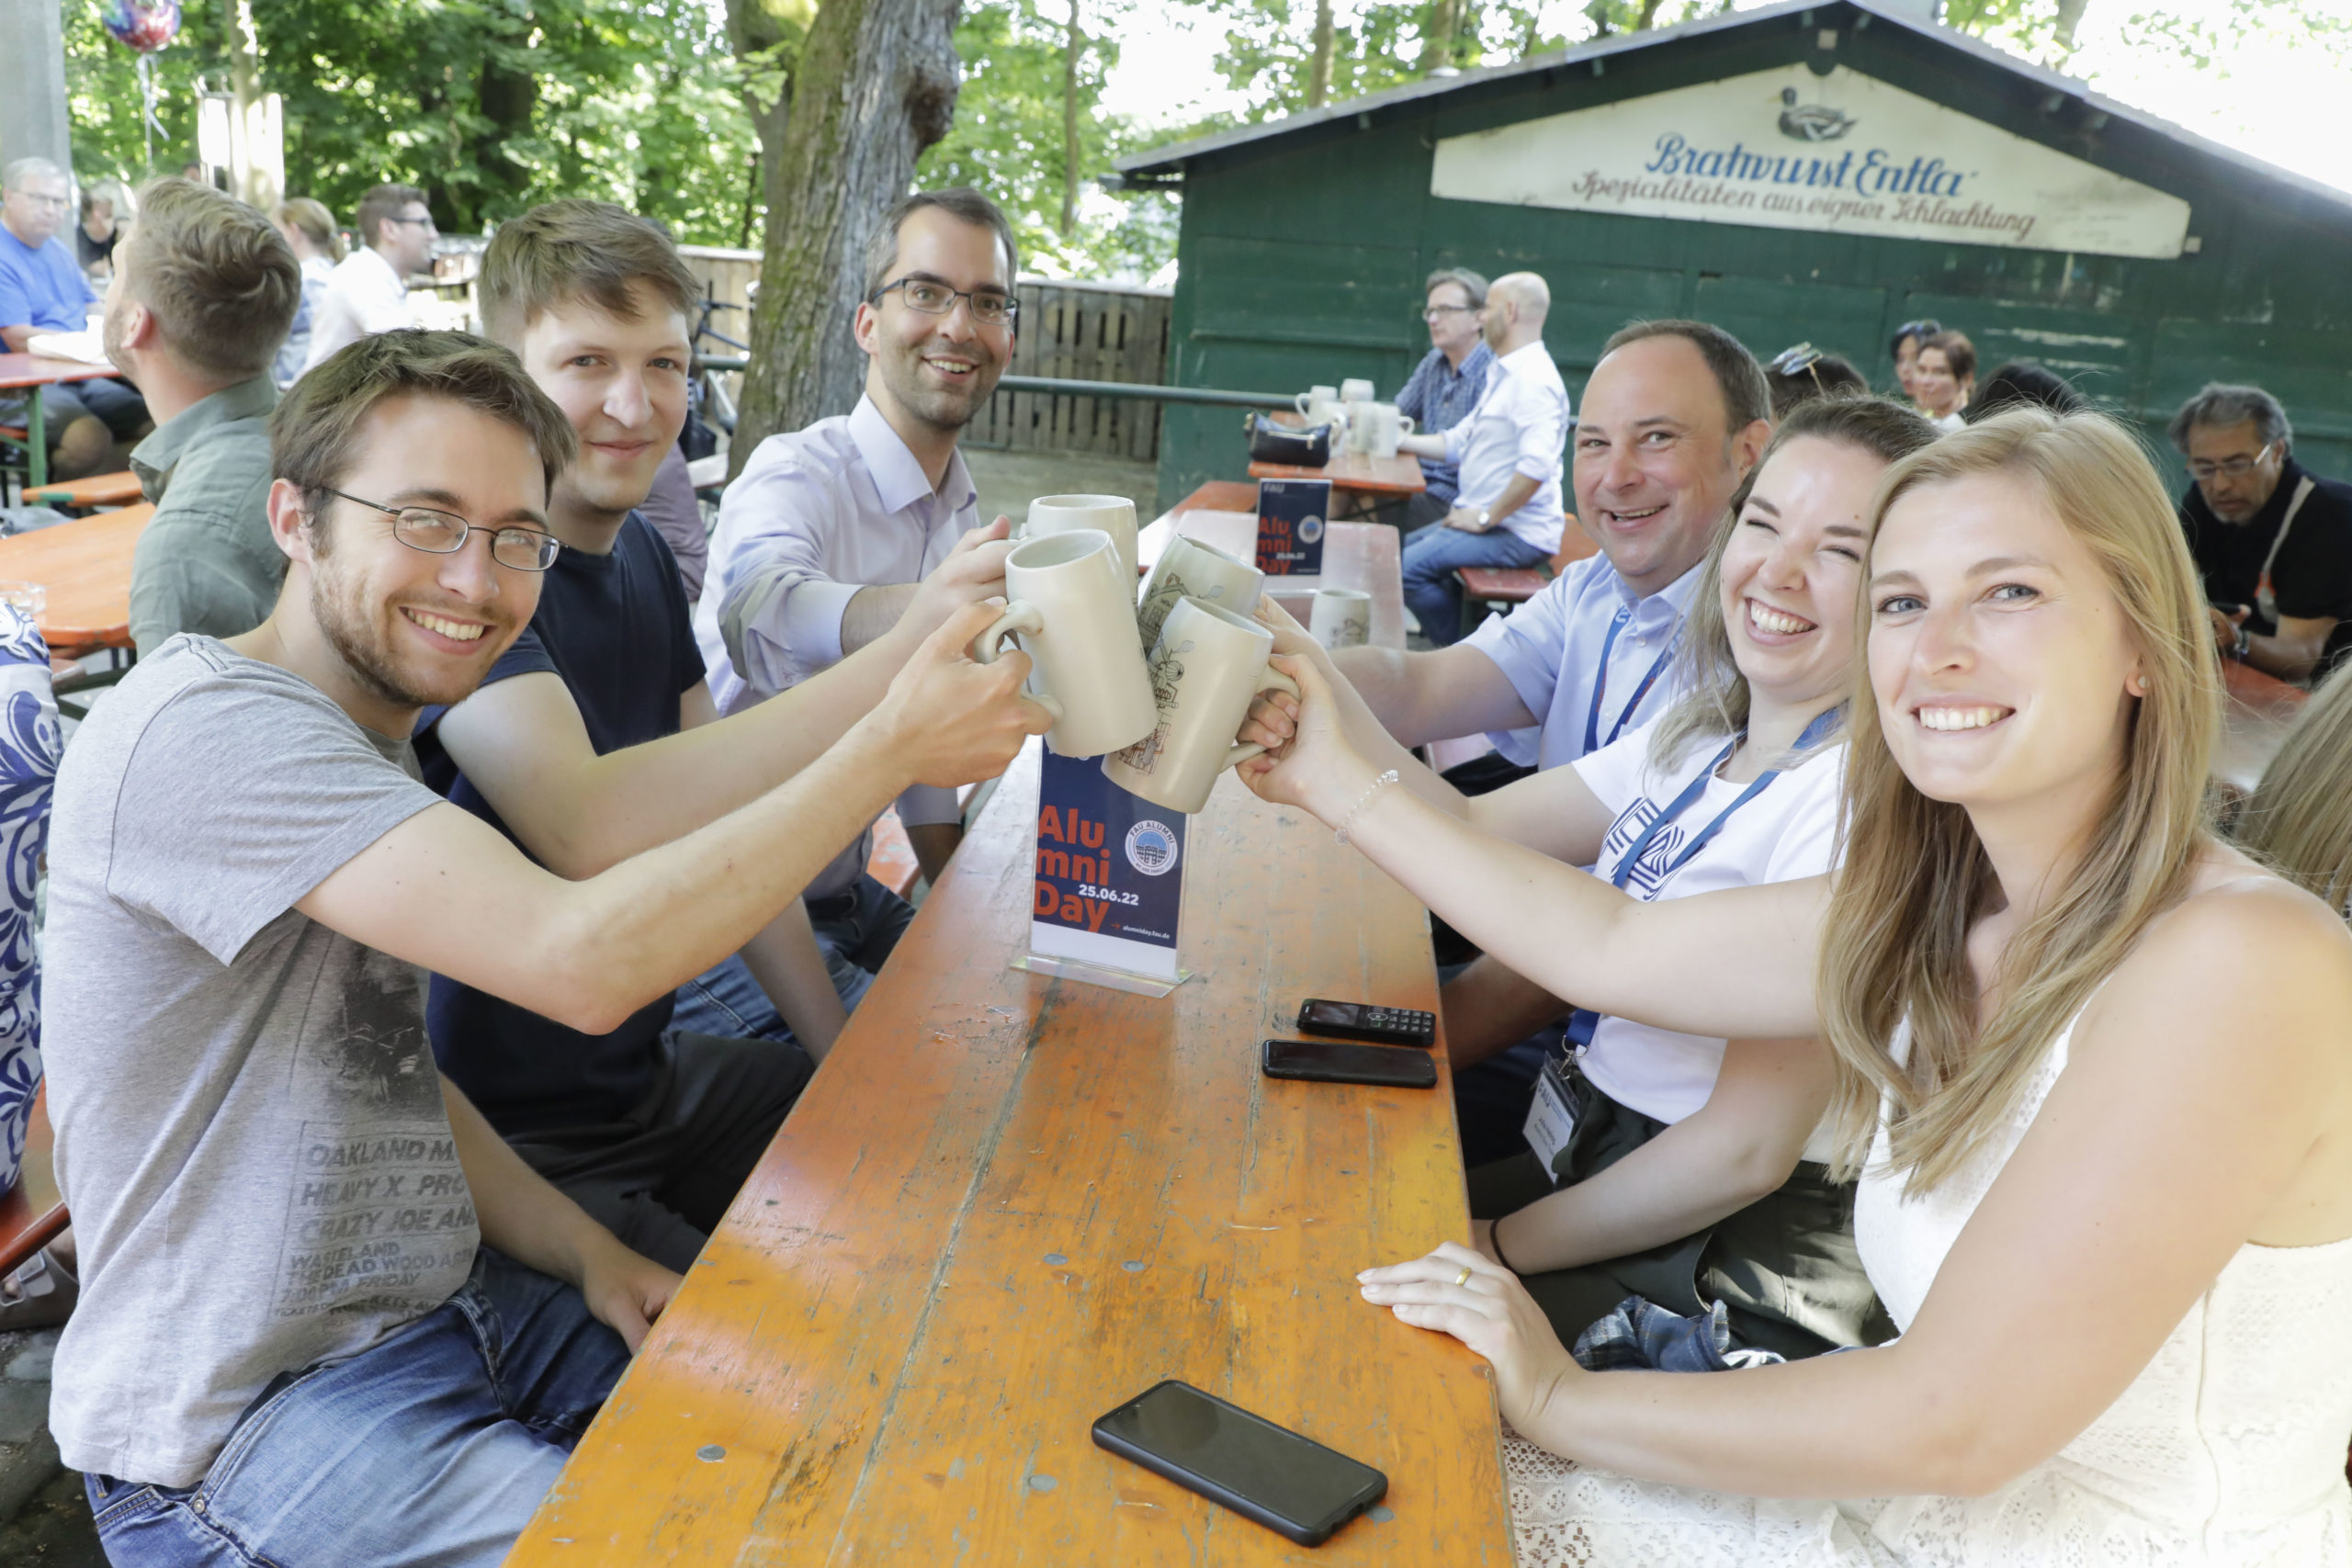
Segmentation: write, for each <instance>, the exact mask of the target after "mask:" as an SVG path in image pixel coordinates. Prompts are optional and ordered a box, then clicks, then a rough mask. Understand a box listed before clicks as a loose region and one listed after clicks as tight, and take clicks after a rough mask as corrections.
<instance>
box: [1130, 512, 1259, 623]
mask: <svg viewBox="0 0 2352 1568" xmlns="http://www.w3.org/2000/svg"><path fill="white" fill-rule="evenodd" d="M1265 583H1266V574H1265V573H1264V572H1262V571H1260V570H1258V569H1257V568H1256V567H1254V566H1252V565H1250V563H1249V562H1248V561H1246V560H1238V559H1236V558H1234V557H1232V556H1229V555H1227V554H1226V553H1225V552H1224V551H1223V550H1220V549H1218V548H1217V547H1216V546H1214V545H1206V544H1203V543H1202V542H1201V541H1200V540H1198V539H1187V538H1184V537H1183V536H1181V535H1180V536H1177V537H1176V538H1173V539H1170V540H1169V541H1168V547H1167V548H1166V549H1164V550H1162V551H1160V552H1159V560H1157V561H1155V562H1154V563H1152V568H1151V576H1150V577H1149V578H1148V580H1147V581H1145V583H1144V585H1143V603H1142V604H1139V605H1138V606H1136V630H1137V631H1140V632H1141V633H1142V634H1143V645H1144V647H1146V648H1149V647H1150V646H1151V645H1152V644H1154V643H1156V642H1158V641H1159V628H1160V626H1162V625H1163V624H1165V623H1166V621H1167V619H1168V612H1169V611H1170V610H1172V609H1174V608H1175V607H1176V602H1177V601H1178V600H1179V599H1198V600H1200V601H1201V602H1202V603H1203V604H1215V605H1216V607H1217V608H1219V609H1221V610H1230V611H1232V612H1233V613H1234V614H1235V615H1248V614H1249V613H1250V611H1252V610H1254V609H1256V608H1257V607H1258V591H1259V590H1260V589H1261V588H1263V587H1264V586H1265Z"/></svg>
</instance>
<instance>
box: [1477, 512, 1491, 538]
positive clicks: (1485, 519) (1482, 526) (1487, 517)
mask: <svg viewBox="0 0 2352 1568" xmlns="http://www.w3.org/2000/svg"><path fill="white" fill-rule="evenodd" d="M1494 525H1495V509H1494V508H1493V507H1491V506H1482V507H1480V508H1478V532H1480V533H1481V534H1483V533H1485V532H1486V531H1487V529H1489V528H1491V527H1493V526H1494Z"/></svg>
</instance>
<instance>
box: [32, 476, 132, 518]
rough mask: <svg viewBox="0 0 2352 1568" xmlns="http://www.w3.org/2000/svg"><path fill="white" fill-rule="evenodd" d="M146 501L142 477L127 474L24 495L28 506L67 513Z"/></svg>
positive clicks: (51, 486) (68, 482)
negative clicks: (46, 507) (48, 508)
mask: <svg viewBox="0 0 2352 1568" xmlns="http://www.w3.org/2000/svg"><path fill="white" fill-rule="evenodd" d="M145 499H146V494H145V492H144V491H141V489H140V488H139V476H138V475H137V474H134V473H131V472H129V471H128V470H126V471H124V472H122V473H119V474H91V475H88V476H87V477H85V478H83V479H67V480H65V481H63V482H62V483H60V484H46V485H41V486H39V487H38V488H28V490H26V491H25V493H24V500H25V504H26V505H28V506H54V507H57V508H60V509H61V510H62V511H67V512H87V511H91V510H93V509H95V508H96V507H101V506H131V505H135V504H137V503H138V502H141V501H144V500H145Z"/></svg>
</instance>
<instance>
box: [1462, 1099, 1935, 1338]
mask: <svg viewBox="0 0 2352 1568" xmlns="http://www.w3.org/2000/svg"><path fill="white" fill-rule="evenodd" d="M1585 1093H1586V1104H1585V1107H1584V1112H1583V1115H1582V1116H1581V1117H1580V1118H1579V1120H1578V1121H1577V1130H1576V1133H1575V1134H1574V1135H1573V1136H1572V1137H1571V1138H1570V1140H1569V1144H1568V1147H1567V1149H1566V1151H1565V1153H1564V1154H1563V1156H1562V1162H1563V1164H1562V1168H1563V1170H1564V1172H1565V1175H1564V1177H1563V1182H1562V1184H1563V1185H1566V1183H1567V1182H1569V1181H1582V1180H1585V1179H1588V1178H1589V1177H1591V1176H1594V1175H1596V1174H1598V1173H1599V1172H1600V1171H1603V1170H1606V1169H1608V1168H1610V1167H1611V1166H1612V1165H1614V1164H1616V1163H1617V1162H1618V1161H1619V1160H1621V1159H1623V1158H1624V1157H1625V1156H1627V1155H1629V1154H1631V1153H1633V1152H1634V1150H1635V1149H1637V1148H1639V1147H1641V1146H1642V1145H1644V1144H1646V1143H1648V1142H1649V1141H1650V1140H1651V1139H1652V1138H1655V1137H1657V1135H1658V1134H1660V1133H1662V1132H1664V1131H1665V1130H1666V1128H1667V1126H1668V1123H1666V1122H1660V1121H1657V1119H1656V1118H1654V1117H1649V1116H1645V1115H1643V1114H1642V1113H1641V1112H1640V1111H1635V1110H1633V1109H1631V1108H1630V1107H1628V1106H1623V1105H1620V1104H1618V1103H1617V1102H1616V1101H1615V1100H1611V1099H1610V1098H1609V1097H1608V1096H1607V1095H1605V1094H1602V1093H1601V1092H1600V1090H1599V1089H1593V1088H1592V1087H1591V1086H1590V1085H1589V1084H1587V1085H1586V1086H1585ZM1555 1190H1556V1189H1555V1187H1554V1186H1553V1183H1552V1180H1551V1179H1550V1176H1549V1175H1548V1174H1547V1173H1546V1172H1545V1170H1544V1167H1543V1165H1542V1163H1541V1162H1540V1161H1538V1160H1537V1159H1536V1157H1535V1156H1534V1154H1533V1153H1532V1152H1529V1153H1524V1154H1521V1155H1520V1156H1517V1157H1516V1158H1513V1159H1510V1160H1505V1161H1503V1162H1501V1163H1500V1164H1497V1165H1490V1166H1485V1167H1482V1168H1478V1169H1476V1170H1473V1171H1472V1172H1471V1173H1470V1213H1471V1214H1472V1215H1473V1216H1475V1217H1476V1218H1478V1219H1482V1220H1491V1219H1499V1218H1501V1217H1502V1216H1503V1215H1505V1214H1510V1213H1517V1212H1518V1211H1519V1210H1521V1209H1523V1208H1525V1207H1527V1205H1528V1204H1530V1203H1532V1202H1534V1201H1536V1200H1538V1199H1540V1198H1543V1197H1545V1196H1547V1195H1549V1194H1550V1193H1552V1192H1553V1191H1555ZM1521 1283H1522V1284H1524V1285H1525V1286H1526V1287H1527V1292H1528V1294H1530V1295H1532V1296H1533V1297H1534V1298H1535V1301H1536V1304H1537V1305H1539V1306H1541V1307H1542V1308H1543V1309H1544V1316H1545V1317H1547V1318H1549V1319H1551V1322H1552V1327H1553V1329H1554V1331H1555V1332H1556V1333H1557V1334H1558V1335H1559V1337H1560V1342H1561V1343H1562V1344H1564V1345H1569V1346H1573V1345H1575V1343H1576V1342H1577V1336H1578V1335H1579V1334H1582V1333H1583V1332H1584V1331H1585V1330H1586V1329H1587V1328H1589V1327H1591V1326H1592V1325H1593V1323H1594V1322H1595V1321H1596V1320H1597V1319H1599V1318H1600V1317H1602V1316H1604V1315H1605V1314H1608V1313H1609V1312H1610V1311H1611V1309H1612V1308H1614V1307H1615V1306H1616V1305H1617V1303H1620V1302H1622V1301H1623V1300H1624V1299H1625V1298H1626V1297H1627V1296H1644V1297H1646V1298H1647V1299H1649V1300H1650V1301H1653V1302H1655V1303H1657V1304H1658V1305H1659V1306H1662V1307H1665V1308H1666V1309H1668V1311H1670V1312H1673V1313H1677V1314H1680V1315H1682V1316H1685V1317H1688V1316H1691V1315H1692V1314H1697V1313H1702V1312H1704V1311H1706V1310H1707V1309H1708V1307H1709V1306H1710V1305H1711V1304H1712V1303H1714V1302H1717V1301H1720V1302H1722V1303H1724V1305H1725V1306H1726V1307H1728V1308H1729V1309H1730V1316H1731V1331H1732V1342H1733V1343H1734V1344H1735V1345H1738V1346H1755V1347H1758V1348H1762V1349H1766V1350H1776V1351H1778V1352H1780V1353H1781V1355H1783V1356H1786V1357H1787V1358H1789V1359H1791V1360H1797V1359H1802V1358H1804V1357H1806V1356H1818V1355H1820V1354H1821V1353H1822V1352H1823V1351H1825V1350H1835V1349H1838V1348H1841V1347H1846V1346H1853V1345H1876V1344H1880V1343H1882V1342H1883V1341H1885V1340H1887V1339H1891V1338H1893V1337H1894V1324H1893V1323H1892V1322H1890V1321H1889V1320H1888V1318H1887V1316H1886V1314H1885V1312H1884V1310H1883V1309H1882V1308H1881V1307H1880V1305H1879V1302H1878V1294H1877V1292H1874V1291H1872V1290H1871V1282H1870V1278H1869V1276H1867V1275H1866V1274H1864V1273H1863V1272H1862V1260H1861V1256H1860V1252H1859V1251H1858V1250H1857V1249H1856V1247H1855V1246H1854V1187H1853V1184H1852V1183H1851V1182H1837V1183H1833V1182H1832V1181H1831V1180H1830V1179H1829V1168H1828V1167H1826V1166H1823V1165H1815V1164H1812V1163H1810V1162H1805V1163H1800V1164H1799V1165H1798V1167H1797V1168H1796V1170H1795V1172H1794V1173H1793V1174H1792V1175H1791V1176H1790V1178H1789V1179H1788V1180H1787V1181H1786V1182H1785V1183H1783V1184H1782V1185H1781V1187H1780V1189H1779V1190H1776V1191H1773V1192H1770V1193H1767V1194H1766V1195H1765V1196H1763V1197H1761V1198H1758V1200H1757V1201H1755V1202H1753V1203H1750V1204H1749V1205H1748V1206H1747V1207H1746V1208H1745V1209H1742V1210H1740V1211H1738V1212H1737V1213H1732V1214H1727V1215H1725V1216H1724V1218H1723V1219H1720V1220H1718V1221H1716V1222H1715V1223H1714V1224H1712V1225H1710V1226H1708V1227H1707V1228H1706V1229H1705V1230H1702V1231H1699V1232H1697V1233H1695V1234H1694V1235H1687V1236H1684V1237H1683V1238H1682V1239H1681V1240H1679V1241H1674V1242H1668V1243H1667V1244H1666V1245H1664V1246H1662V1247H1651V1248H1649V1249H1648V1250H1646V1251H1644V1252H1636V1253H1632V1254H1629V1255H1628V1256H1626V1257H1623V1258H1608V1259H1605V1260H1603V1261H1601V1262H1599V1263H1588V1264H1584V1265H1582V1266H1580V1267H1577V1268H1575V1269H1555V1270H1554V1271H1553V1272H1551V1273H1548V1274H1529V1275H1523V1276H1521Z"/></svg>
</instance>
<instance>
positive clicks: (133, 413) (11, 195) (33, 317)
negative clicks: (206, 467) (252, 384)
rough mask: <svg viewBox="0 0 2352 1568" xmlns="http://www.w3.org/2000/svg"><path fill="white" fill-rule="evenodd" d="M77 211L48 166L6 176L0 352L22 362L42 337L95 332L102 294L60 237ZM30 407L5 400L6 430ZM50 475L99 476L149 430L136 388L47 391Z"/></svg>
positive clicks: (0, 226)
mask: <svg viewBox="0 0 2352 1568" xmlns="http://www.w3.org/2000/svg"><path fill="white" fill-rule="evenodd" d="M72 210H73V187H72V186H70V185H69V184H68V183H67V181H66V178H65V171H64V170H62V169H61V168H59V167H58V166H57V165H56V164H52V163H51V162H50V161H49V160H48V159H46V158H19V159H17V161H16V162H15V163H12V164H8V165H7V166H6V168H0V348H4V349H6V352H8V353H10V354H22V353H24V352H25V350H26V348H27V347H28V345H29V344H31V342H32V337H33V334H34V333H78V332H82V331H85V329H87V328H88V326H89V324H90V307H91V306H92V305H94V304H96V303H97V298H98V297H97V294H96V291H94V290H93V289H92V288H90V285H89V281H88V279H86V278H85V277H84V276H82V267H81V264H79V263H78V262H76V261H75V260H74V252H73V249H72V247H70V246H69V245H67V244H66V243H65V242H64V241H63V240H62V239H60V238H59V237H58V231H60V230H61V229H62V228H64V226H65V218H66V214H67V213H69V212H71V211H72ZM24 406H25V400H23V399H22V398H20V397H17V396H16V395H15V394H12V393H0V423H9V424H16V423H22V415H23V412H24ZM41 412H42V418H43V420H44V421H45V423H46V428H47V435H48V440H49V461H50V474H51V477H52V478H54V479H75V478H78V477H79V476H81V475H83V474H89V473H96V472H97V471H98V470H99V469H100V468H105V467H106V466H107V463H108V461H109V460H110V459H111V458H112V457H113V455H114V447H115V445H116V443H118V442H125V441H132V440H135V439H137V438H138V437H139V436H141V435H142V434H145V433H146V431H147V429H148V428H149V422H148V418H147V404H146V402H145V400H143V399H141V397H140V395H139V392H138V389H136V388H133V387H130V386H127V385H125V384H124V383H122V382H120V381H116V380H112V379H108V378H98V379H95V380H87V381H72V382H60V383H57V384H55V385H53V386H50V387H45V388H43V389H41Z"/></svg>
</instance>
